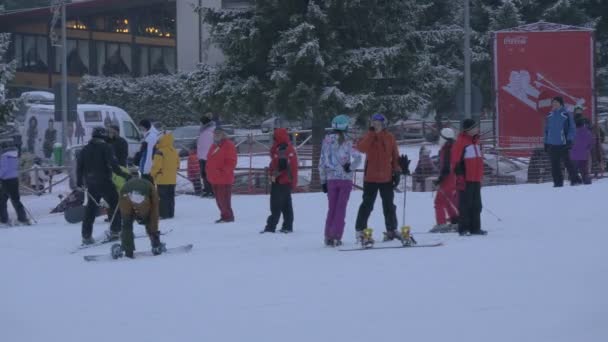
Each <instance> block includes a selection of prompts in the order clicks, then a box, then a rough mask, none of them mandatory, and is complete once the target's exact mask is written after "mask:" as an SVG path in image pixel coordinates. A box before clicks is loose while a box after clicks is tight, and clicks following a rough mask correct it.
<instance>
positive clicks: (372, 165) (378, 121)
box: [355, 114, 401, 244]
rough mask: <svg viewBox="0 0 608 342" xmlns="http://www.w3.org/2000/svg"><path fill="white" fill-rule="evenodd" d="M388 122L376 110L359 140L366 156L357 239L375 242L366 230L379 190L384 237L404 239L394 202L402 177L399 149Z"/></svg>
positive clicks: (366, 242)
mask: <svg viewBox="0 0 608 342" xmlns="http://www.w3.org/2000/svg"><path fill="white" fill-rule="evenodd" d="M386 124H387V120H386V117H384V115H382V114H374V115H373V116H372V119H371V124H370V128H369V131H368V132H367V133H366V134H365V136H364V137H363V138H362V139H361V140H360V141H359V143H358V144H357V149H358V150H359V151H361V153H365V154H366V156H367V158H366V161H365V171H364V178H363V180H364V183H363V202H362V203H361V206H360V207H359V213H358V214H357V222H356V224H355V229H356V231H357V240H358V241H360V242H361V243H364V244H369V243H373V240H370V239H371V238H370V237H367V236H366V235H365V234H364V230H365V229H366V228H367V220H368V219H369V216H370V214H371V213H372V210H373V209H374V202H375V201H376V196H377V195H378V192H380V197H381V198H382V209H383V211H384V224H385V226H386V233H385V240H393V239H401V235H400V234H399V233H398V232H397V213H396V207H395V205H394V203H393V199H394V197H395V194H394V192H393V191H394V189H395V188H396V187H397V186H398V185H399V181H400V179H401V167H400V159H399V149H398V147H397V142H396V140H395V137H394V136H393V135H392V134H391V133H390V132H388V131H386V129H385V127H386ZM364 239H367V240H369V241H364Z"/></svg>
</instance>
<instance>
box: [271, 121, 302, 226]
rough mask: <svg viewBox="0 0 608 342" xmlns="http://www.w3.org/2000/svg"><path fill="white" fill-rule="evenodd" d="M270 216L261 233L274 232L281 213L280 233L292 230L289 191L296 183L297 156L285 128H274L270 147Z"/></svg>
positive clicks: (293, 188)
mask: <svg viewBox="0 0 608 342" xmlns="http://www.w3.org/2000/svg"><path fill="white" fill-rule="evenodd" d="M268 173H269V174H270V181H271V186H270V216H268V219H267V220H266V227H265V228H264V230H263V231H262V233H274V232H275V230H276V228H277V224H278V223H279V219H280V217H281V214H283V225H282V227H281V230H280V232H281V233H291V232H293V206H292V203H291V192H292V191H293V190H295V189H296V187H297V185H298V156H297V154H296V150H295V149H294V148H293V145H292V144H291V142H290V141H289V134H287V129H285V128H275V130H274V132H273V144H272V147H271V148H270V166H269V167H268Z"/></svg>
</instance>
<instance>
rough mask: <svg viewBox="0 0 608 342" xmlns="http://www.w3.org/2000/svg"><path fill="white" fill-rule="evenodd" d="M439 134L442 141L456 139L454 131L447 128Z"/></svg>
mask: <svg viewBox="0 0 608 342" xmlns="http://www.w3.org/2000/svg"><path fill="white" fill-rule="evenodd" d="M439 134H440V135H441V137H442V138H444V139H454V138H455V137H456V133H454V130H453V129H451V128H449V127H447V128H444V129H442V130H441V133H439Z"/></svg>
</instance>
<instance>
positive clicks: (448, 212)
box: [431, 128, 458, 233]
mask: <svg viewBox="0 0 608 342" xmlns="http://www.w3.org/2000/svg"><path fill="white" fill-rule="evenodd" d="M455 135H456V134H455V133H454V130H453V129H451V128H444V129H442V130H441V132H440V133H439V140H440V145H441V150H439V170H440V171H439V178H438V179H437V181H436V185H437V195H436V196H435V220H436V222H437V224H436V225H435V227H433V229H431V232H432V233H436V232H449V231H452V230H453V231H456V230H457V229H458V224H457V223H458V192H457V191H456V176H455V175H454V173H453V172H452V170H451V163H450V157H451V153H452V145H453V144H454V138H455Z"/></svg>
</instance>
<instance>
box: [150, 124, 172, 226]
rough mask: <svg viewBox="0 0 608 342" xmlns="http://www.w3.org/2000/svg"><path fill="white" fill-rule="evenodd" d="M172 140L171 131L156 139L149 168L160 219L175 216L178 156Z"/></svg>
mask: <svg viewBox="0 0 608 342" xmlns="http://www.w3.org/2000/svg"><path fill="white" fill-rule="evenodd" d="M173 141H174V140H173V134H171V133H165V134H163V135H162V136H161V137H160V138H159V139H158V142H157V143H156V146H155V147H154V160H153V161H152V169H151V170H150V175H151V176H152V177H153V178H154V184H156V185H157V191H158V196H159V198H160V202H159V209H158V211H159V215H160V218H161V219H169V218H173V217H174V216H175V185H176V184H177V171H178V170H179V156H178V154H177V151H176V150H175V147H173Z"/></svg>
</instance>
